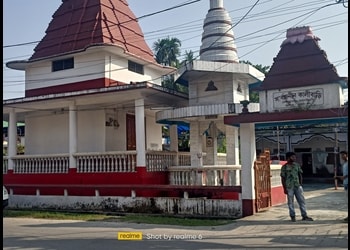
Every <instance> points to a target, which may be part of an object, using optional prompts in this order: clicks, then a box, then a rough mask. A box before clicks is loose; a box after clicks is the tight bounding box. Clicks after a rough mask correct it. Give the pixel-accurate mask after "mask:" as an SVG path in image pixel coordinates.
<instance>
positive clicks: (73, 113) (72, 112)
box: [69, 102, 78, 168]
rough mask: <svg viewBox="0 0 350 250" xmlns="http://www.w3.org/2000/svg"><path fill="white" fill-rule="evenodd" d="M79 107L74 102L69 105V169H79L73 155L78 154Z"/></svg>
mask: <svg viewBox="0 0 350 250" xmlns="http://www.w3.org/2000/svg"><path fill="white" fill-rule="evenodd" d="M77 138H78V132H77V106H76V105H75V103H74V102H72V103H71V104H70V105H69V168H77V164H76V159H75V157H74V155H73V154H75V153H76V152H77V149H78V146H77Z"/></svg>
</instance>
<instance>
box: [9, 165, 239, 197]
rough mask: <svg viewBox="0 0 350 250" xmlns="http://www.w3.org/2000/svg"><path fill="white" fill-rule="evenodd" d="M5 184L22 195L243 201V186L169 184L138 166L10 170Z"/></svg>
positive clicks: (164, 177) (163, 174)
mask: <svg viewBox="0 0 350 250" xmlns="http://www.w3.org/2000/svg"><path fill="white" fill-rule="evenodd" d="M3 183H4V185H5V186H7V187H8V188H9V189H11V190H12V191H13V194H18V195H20V194H21V195H36V192H37V190H39V192H40V195H64V192H67V193H68V195H72V196H95V195H96V194H95V192H96V190H98V192H99V195H100V196H131V191H132V190H133V191H135V192H136V196H139V197H184V192H185V191H186V192H187V193H188V196H189V198H194V197H207V198H208V199H229V200H239V196H240V193H241V187H239V186H237V187H225V186H218V187H202V186H199V187H196V186H173V185H169V181H168V173H166V172H147V171H146V168H145V167H138V168H137V171H136V172H135V173H77V172H76V169H70V170H69V173H67V174H16V173H13V171H8V173H7V174H4V175H3Z"/></svg>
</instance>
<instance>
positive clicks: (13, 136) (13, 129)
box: [7, 108, 17, 170]
mask: <svg viewBox="0 0 350 250" xmlns="http://www.w3.org/2000/svg"><path fill="white" fill-rule="evenodd" d="M7 150H8V169H9V170H13V168H14V162H13V157H14V156H16V155H17V115H16V112H15V109H14V108H12V109H11V111H10V114H9V123H8V144H7Z"/></svg>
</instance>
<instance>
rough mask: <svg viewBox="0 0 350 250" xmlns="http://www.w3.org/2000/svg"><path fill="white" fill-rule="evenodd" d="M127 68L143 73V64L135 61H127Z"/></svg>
mask: <svg viewBox="0 0 350 250" xmlns="http://www.w3.org/2000/svg"><path fill="white" fill-rule="evenodd" d="M128 69H129V70H130V71H132V72H135V73H138V74H141V75H143V65H141V64H138V63H136V62H132V61H128Z"/></svg>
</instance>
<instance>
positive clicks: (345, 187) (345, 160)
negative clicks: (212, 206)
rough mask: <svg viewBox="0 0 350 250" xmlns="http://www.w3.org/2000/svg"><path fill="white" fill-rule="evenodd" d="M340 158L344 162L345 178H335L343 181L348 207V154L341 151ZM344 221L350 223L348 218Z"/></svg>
mask: <svg viewBox="0 0 350 250" xmlns="http://www.w3.org/2000/svg"><path fill="white" fill-rule="evenodd" d="M340 157H341V159H342V161H343V176H335V177H334V178H338V179H340V180H342V181H343V186H344V190H345V200H346V205H348V204H349V203H348V152H347V151H341V152H340ZM343 221H344V222H348V217H346V218H345V219H344V220H343Z"/></svg>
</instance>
